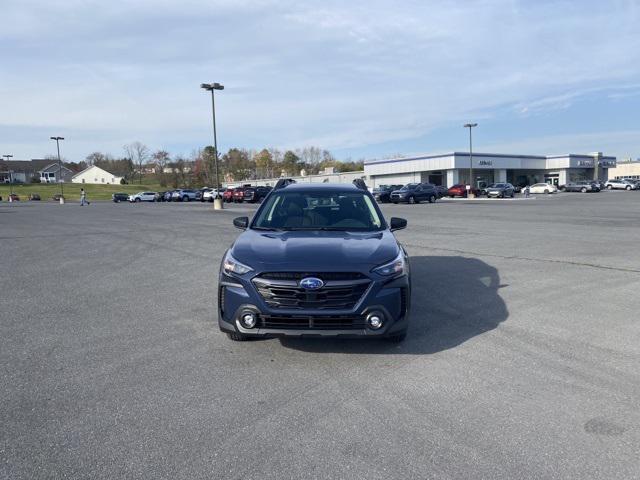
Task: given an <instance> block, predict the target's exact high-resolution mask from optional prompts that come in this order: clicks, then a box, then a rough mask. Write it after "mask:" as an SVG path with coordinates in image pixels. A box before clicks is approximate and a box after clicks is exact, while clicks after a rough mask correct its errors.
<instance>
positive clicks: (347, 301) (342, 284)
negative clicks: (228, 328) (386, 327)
mask: <svg viewBox="0 0 640 480" xmlns="http://www.w3.org/2000/svg"><path fill="white" fill-rule="evenodd" d="M305 277H316V278H320V279H322V281H323V282H325V283H324V286H322V287H321V288H319V289H317V290H307V289H304V288H302V287H300V285H299V281H300V280H301V279H303V278H305ZM253 284H254V285H255V287H256V289H257V290H258V293H259V294H260V295H261V296H262V298H263V299H264V301H265V302H266V304H267V305H268V306H269V307H271V308H279V309H299V310H302V309H308V310H350V309H352V308H354V307H355V306H356V304H357V303H358V301H359V300H360V299H361V298H362V296H363V295H364V293H365V292H366V291H367V288H369V285H370V284H371V280H370V279H369V278H367V277H366V276H365V275H363V274H361V273H357V272H355V273H351V272H330V273H307V272H272V273H263V274H262V275H260V276H259V277H256V278H254V279H253Z"/></svg>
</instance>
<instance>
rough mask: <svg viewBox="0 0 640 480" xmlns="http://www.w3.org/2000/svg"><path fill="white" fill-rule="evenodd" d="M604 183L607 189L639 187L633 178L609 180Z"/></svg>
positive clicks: (633, 188)
mask: <svg viewBox="0 0 640 480" xmlns="http://www.w3.org/2000/svg"><path fill="white" fill-rule="evenodd" d="M604 185H605V187H607V190H636V189H637V188H638V185H637V184H635V183H634V182H632V181H631V180H624V179H619V180H607V181H606V182H605V184H604Z"/></svg>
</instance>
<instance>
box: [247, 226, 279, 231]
mask: <svg viewBox="0 0 640 480" xmlns="http://www.w3.org/2000/svg"><path fill="white" fill-rule="evenodd" d="M252 229H253V230H261V231H263V232H281V231H282V230H283V229H282V228H272V227H252Z"/></svg>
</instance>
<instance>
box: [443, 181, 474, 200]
mask: <svg viewBox="0 0 640 480" xmlns="http://www.w3.org/2000/svg"><path fill="white" fill-rule="evenodd" d="M471 193H473V194H474V195H475V196H476V197H477V196H479V195H480V190H478V189H477V188H475V187H471ZM447 196H448V197H451V198H453V197H466V196H467V186H466V185H463V184H458V185H453V186H452V187H449V190H447Z"/></svg>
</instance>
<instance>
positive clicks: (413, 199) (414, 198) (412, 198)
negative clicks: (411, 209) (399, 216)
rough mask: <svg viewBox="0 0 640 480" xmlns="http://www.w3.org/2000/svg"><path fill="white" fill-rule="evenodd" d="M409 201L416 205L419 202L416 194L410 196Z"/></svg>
mask: <svg viewBox="0 0 640 480" xmlns="http://www.w3.org/2000/svg"><path fill="white" fill-rule="evenodd" d="M407 202H408V203H409V204H411V205H415V204H416V203H418V202H416V197H414V196H411V197H409V198H408V199H407Z"/></svg>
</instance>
